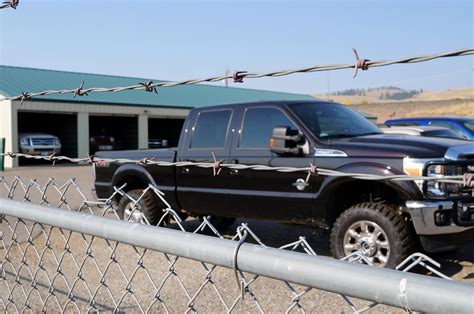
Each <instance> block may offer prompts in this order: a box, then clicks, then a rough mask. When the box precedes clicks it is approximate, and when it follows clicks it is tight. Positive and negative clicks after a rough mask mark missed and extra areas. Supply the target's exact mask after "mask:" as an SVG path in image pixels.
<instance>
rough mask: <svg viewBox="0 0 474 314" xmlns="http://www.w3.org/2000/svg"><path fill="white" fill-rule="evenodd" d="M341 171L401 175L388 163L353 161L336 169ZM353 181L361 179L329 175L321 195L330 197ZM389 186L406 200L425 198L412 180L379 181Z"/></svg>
mask: <svg viewBox="0 0 474 314" xmlns="http://www.w3.org/2000/svg"><path fill="white" fill-rule="evenodd" d="M335 170H337V171H341V172H352V173H364V174H375V175H381V176H387V175H400V174H401V173H400V172H398V171H396V170H394V169H393V168H388V167H387V166H386V165H383V164H378V163H367V162H360V163H353V164H348V165H344V166H342V167H340V168H337V169H335ZM351 181H354V182H356V181H360V180H359V179H354V178H350V177H329V178H327V179H326V180H324V183H323V185H322V186H321V192H320V193H321V194H320V197H322V199H329V198H330V197H331V194H332V193H334V191H335V190H337V189H338V188H339V187H340V186H341V185H342V184H344V183H348V182H351ZM377 182H380V183H382V184H384V185H386V186H387V187H389V188H391V189H393V190H395V191H397V193H398V194H399V195H400V196H401V197H402V198H404V199H406V200H417V199H421V198H423V195H422V194H421V191H420V190H419V189H418V187H417V186H416V184H415V183H414V182H411V181H389V180H387V181H377Z"/></svg>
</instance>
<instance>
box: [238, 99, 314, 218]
mask: <svg viewBox="0 0 474 314" xmlns="http://www.w3.org/2000/svg"><path fill="white" fill-rule="evenodd" d="M240 115H241V118H240V120H241V121H242V123H241V124H240V127H239V129H238V132H235V133H234V134H233V143H232V151H231V158H230V162H231V163H237V164H245V165H267V166H289V167H309V165H310V162H314V157H313V156H311V155H310V154H308V155H306V156H301V157H281V156H278V155H276V154H274V153H272V152H271V151H270V149H269V146H268V144H269V140H270V138H271V136H272V133H273V129H274V128H275V127H277V126H289V127H291V128H292V129H294V130H297V127H296V125H295V123H293V121H292V120H291V119H290V118H289V117H288V115H287V114H286V113H285V112H284V111H282V110H281V109H280V108H278V107H274V106H271V105H268V106H261V107H250V108H247V109H246V110H243V112H242V113H241V114H240ZM240 120H239V121H240ZM306 176H307V173H305V172H294V173H288V172H286V173H285V172H277V171H273V170H272V171H261V170H231V171H230V177H231V183H230V187H231V189H230V193H231V197H230V199H231V201H230V207H231V210H232V211H233V212H236V213H237V214H238V216H241V217H253V218H265V219H275V220H286V221H301V220H304V221H307V220H310V219H311V218H312V210H313V199H314V193H313V192H314V188H313V186H314V184H311V183H312V182H311V181H310V184H309V185H308V186H304V180H305V179H306ZM311 180H313V179H311ZM298 187H299V188H298Z"/></svg>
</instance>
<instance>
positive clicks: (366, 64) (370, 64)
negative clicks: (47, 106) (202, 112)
mask: <svg viewBox="0 0 474 314" xmlns="http://www.w3.org/2000/svg"><path fill="white" fill-rule="evenodd" d="M353 52H354V54H355V58H356V61H355V63H352V64H324V65H313V66H309V67H304V68H297V69H288V70H279V71H271V72H263V73H258V72H248V71H235V72H234V73H233V74H231V75H219V76H211V77H207V78H198V79H190V80H183V81H177V82H158V83H154V82H152V81H150V82H146V83H143V82H140V83H138V84H136V85H130V86H121V87H110V88H105V87H90V88H83V86H84V83H82V84H81V86H80V88H79V89H78V88H73V89H58V90H45V91H42V92H36V93H32V92H25V91H23V92H22V93H21V94H20V95H17V96H12V97H5V98H2V99H0V101H2V100H20V101H21V103H23V102H24V101H26V100H29V99H31V98H34V97H39V96H48V95H64V94H72V95H74V96H85V95H88V94H90V93H103V92H113V93H115V92H123V91H135V90H144V91H146V92H155V93H156V94H158V92H157V88H158V87H174V86H179V85H192V84H199V83H213V82H219V81H224V80H228V79H231V80H233V81H234V82H236V83H243V82H244V79H247V78H250V79H255V78H263V77H282V76H287V75H292V74H296V73H313V72H323V71H336V70H343V69H354V77H355V76H356V75H357V70H358V69H361V70H368V69H370V68H376V67H383V66H389V65H394V64H412V63H418V62H426V61H431V60H434V59H439V58H448V57H460V56H467V55H473V54H474V48H467V49H461V50H455V51H449V52H443V53H437V54H429V55H422V56H413V57H405V58H401V59H393V60H378V61H371V60H368V59H363V58H362V59H361V58H359V54H358V53H357V50H355V49H353ZM78 93H80V95H78Z"/></svg>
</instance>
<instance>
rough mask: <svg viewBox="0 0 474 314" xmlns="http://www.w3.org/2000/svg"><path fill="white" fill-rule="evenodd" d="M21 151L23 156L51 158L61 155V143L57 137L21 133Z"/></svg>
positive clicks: (19, 142)
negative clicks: (53, 155) (54, 155)
mask: <svg viewBox="0 0 474 314" xmlns="http://www.w3.org/2000/svg"><path fill="white" fill-rule="evenodd" d="M18 144H19V145H18V146H19V151H20V152H21V153H23V154H30V155H41V156H49V155H51V154H53V153H56V154H60V153H61V141H60V140H59V138H58V137H57V136H54V135H51V134H44V133H19V134H18Z"/></svg>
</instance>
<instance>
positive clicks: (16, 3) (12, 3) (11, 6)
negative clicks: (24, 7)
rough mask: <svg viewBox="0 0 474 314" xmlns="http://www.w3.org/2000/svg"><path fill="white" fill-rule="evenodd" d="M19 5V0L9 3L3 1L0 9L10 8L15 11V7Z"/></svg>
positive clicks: (12, 0)
mask: <svg viewBox="0 0 474 314" xmlns="http://www.w3.org/2000/svg"><path fill="white" fill-rule="evenodd" d="M19 3H20V0H10V1H3V2H2V3H1V4H0V9H7V8H12V9H15V10H16V7H17V6H18V4H19Z"/></svg>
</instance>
